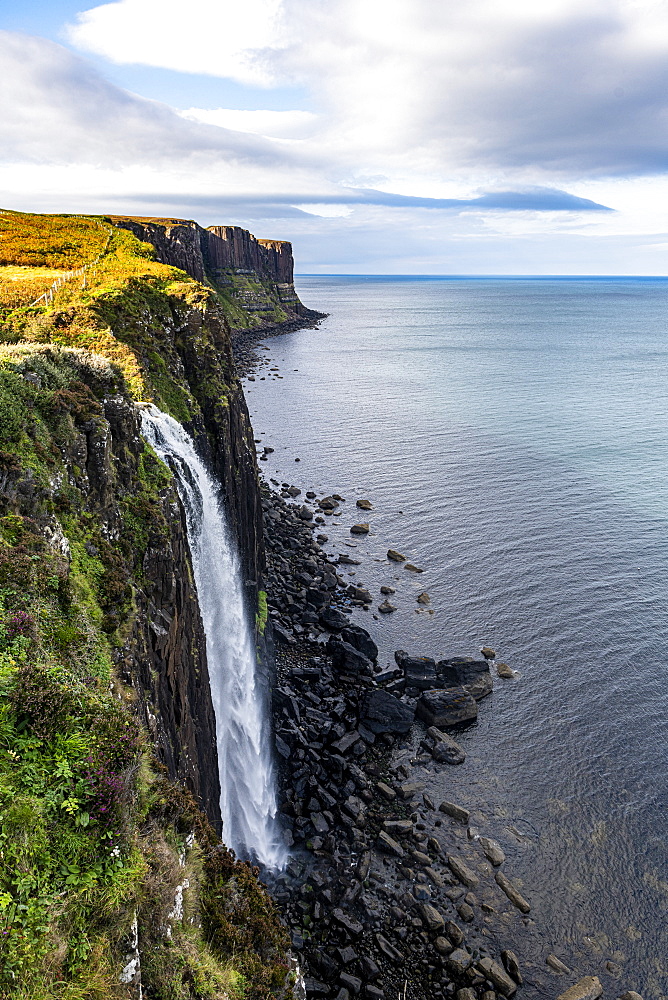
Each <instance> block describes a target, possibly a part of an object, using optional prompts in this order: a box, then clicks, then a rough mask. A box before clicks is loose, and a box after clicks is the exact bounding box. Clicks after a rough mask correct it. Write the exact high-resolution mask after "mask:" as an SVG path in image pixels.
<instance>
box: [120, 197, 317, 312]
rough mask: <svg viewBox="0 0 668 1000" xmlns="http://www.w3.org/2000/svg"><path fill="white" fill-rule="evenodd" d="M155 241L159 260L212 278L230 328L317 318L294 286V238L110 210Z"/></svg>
mask: <svg viewBox="0 0 668 1000" xmlns="http://www.w3.org/2000/svg"><path fill="white" fill-rule="evenodd" d="M111 221H112V222H113V223H114V224H115V225H117V226H120V227H122V228H124V229H129V230H130V231H131V232H132V233H134V235H135V236H137V237H138V238H139V239H140V240H142V241H143V242H145V243H150V244H152V245H153V246H154V247H155V251H156V256H157V259H158V260H159V261H161V262H162V263H163V264H168V265H170V266H172V267H178V268H180V269H181V270H183V271H185V272H186V273H187V274H189V275H190V276H191V277H193V278H195V279H197V281H203V282H208V283H210V284H211V285H212V286H213V287H214V288H215V289H216V290H217V292H218V293H219V294H220V295H221V296H222V297H223V304H224V305H227V307H228V308H227V309H226V312H227V315H228V317H229V320H230V326H231V327H232V329H233V330H234V331H241V330H246V329H261V330H264V329H271V328H275V327H287V326H288V325H294V324H295V323H298V322H299V323H303V322H305V321H306V322H312V321H313V320H316V319H319V318H321V316H322V314H321V313H317V312H315V311H313V310H311V309H307V308H306V306H304V304H303V303H302V302H301V301H300V299H299V296H298V295H297V293H296V291H295V286H294V261H293V257H292V244H291V243H288V242H286V241H284V240H262V239H256V237H255V236H253V234H252V233H249V232H248V231H247V230H246V229H241V228H239V227H238V226H210V227H209V228H208V229H204V228H202V227H201V226H199V225H198V224H197V223H196V222H193V221H192V220H185V219H138V218H126V217H120V216H112V217H111Z"/></svg>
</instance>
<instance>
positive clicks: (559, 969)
mask: <svg viewBox="0 0 668 1000" xmlns="http://www.w3.org/2000/svg"><path fill="white" fill-rule="evenodd" d="M545 964H546V965H549V966H550V968H551V969H552V970H553V972H556V973H558V974H559V975H560V976H567V975H568V974H569V973H570V971H571V970H570V969H569V968H568V966H567V965H565V964H564V963H563V962H562V961H561V959H560V958H557V956H556V955H548V956H547V958H546V959H545Z"/></svg>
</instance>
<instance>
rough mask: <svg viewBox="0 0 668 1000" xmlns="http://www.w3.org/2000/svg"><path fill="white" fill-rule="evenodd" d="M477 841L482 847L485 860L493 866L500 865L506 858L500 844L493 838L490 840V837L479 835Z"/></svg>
mask: <svg viewBox="0 0 668 1000" xmlns="http://www.w3.org/2000/svg"><path fill="white" fill-rule="evenodd" d="M478 843H479V844H480V846H481V847H482V849H483V853H484V855H485V857H486V858H487V860H488V861H489V862H491V864H493V865H494V866H495V867H496V866H498V865H502V864H503V862H504V861H505V860H506V855H505V854H504V853H503V849H502V848H501V845H500V844H497V842H496V841H495V840H491V839H490V837H479V838H478Z"/></svg>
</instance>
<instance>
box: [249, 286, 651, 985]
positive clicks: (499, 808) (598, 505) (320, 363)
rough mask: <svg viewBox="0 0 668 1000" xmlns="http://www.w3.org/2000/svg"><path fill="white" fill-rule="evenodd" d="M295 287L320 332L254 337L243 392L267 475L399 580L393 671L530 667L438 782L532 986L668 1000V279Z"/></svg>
mask: <svg viewBox="0 0 668 1000" xmlns="http://www.w3.org/2000/svg"><path fill="white" fill-rule="evenodd" d="M297 284H298V290H299V293H300V295H301V297H302V299H303V300H304V301H305V302H306V303H307V304H308V305H310V306H312V307H313V308H317V309H321V310H324V311H328V312H329V313H330V316H329V318H328V319H327V320H326V321H324V322H323V323H322V325H321V327H320V329H319V330H317V331H313V330H302V331H299V332H297V333H293V334H288V335H285V336H283V337H281V338H277V339H272V340H269V341H267V342H266V343H267V345H268V346H269V348H270V350H269V352H267V354H268V356H269V357H271V358H272V362H273V364H274V365H276V366H278V367H279V369H280V372H279V374H280V375H282V376H283V378H282V379H280V380H279V379H277V378H268V379H267V380H266V381H264V382H259V381H256V382H255V383H253V384H248V385H247V389H248V399H249V405H250V409H251V413H252V414H253V424H254V427H255V430H256V436H257V437H261V438H262V441H263V444H268V445H270V446H272V447H274V448H275V449H276V450H275V452H274V453H273V455H271V456H270V458H271V461H270V462H267V463H262V466H263V469H264V470H265V471H266V472H267V473H268V474H271V475H275V476H276V478H279V479H280V480H282V481H289V482H291V483H295V484H297V485H298V486H300V487H302V488H304V489H308V488H314V489H316V490H317V491H326V492H337V491H338V492H339V493H341V494H342V495H343V496H345V497H346V498H348V502H347V504H345V505H343V506H344V508H346V509H345V512H344V514H343V516H342V517H340V518H339V519H334V518H332V519H331V520H330V521H329V522H328V527H327V529H325V530H326V531H327V534H328V535H329V538H330V543H329V546H328V547H329V549H330V551H332V552H337V551H338V552H345V551H347V552H349V553H350V554H355V553H356V552H357V553H359V555H358V558H360V559H361V560H362V564H361V565H360V566H359V567H351V568H350V569H351V571H353V572H355V574H356V575H355V576H353V577H351V581H352V580H355V581H358V582H360V583H363V584H367V585H369V586H370V587H372V589H375V592H376V593H378V587H379V586H380V584H381V583H383V582H385V583H390V584H392V585H393V586H396V588H397V594H396V596H395V597H394V598H392V601H393V602H394V603H395V604H397V605H398V610H397V612H396V613H395V614H393V615H391V616H386V617H383V616H379V617H378V620H377V621H375V622H372V621H369V620H368V619H369V617H370V615H371V612H369V613H367V614H366V615H365V613H364V612H359V613H358V617H359V618H360V619H363V620H364V621H365V623H366V624H367V625H368V626H369V627H371V630H372V631H373V633H374V634H375V635H376V636H380V639H381V645H382V650H383V656H384V659H388V660H389V659H391V654H392V652H393V650H394V649H397V648H399V647H402V648H405V649H408V650H409V651H410V652H412V653H414V654H416V655H426V656H436V657H437V658H438V657H442V656H445V655H448V654H469V655H472V654H475V653H476V652H477V650H478V649H479V647H480V646H481V645H483V644H484V643H488V644H490V645H492V646H494V647H495V648H496V650H497V654H498V656H499V658H500V659H502V660H504V661H506V662H508V663H509V664H510V665H511V666H512V667H513V668H515V669H516V670H518V671H519V673H520V676H519V677H518V678H517V679H515V680H512V681H501V680H497V681H496V683H495V692H494V694H493V696H492V697H491V698H489V699H487V700H486V701H485V702H483V703H481V705H480V715H479V720H478V723H477V725H476V726H474V727H473V728H472V729H470V730H469V731H468V732H467V733H466V734H464V735H463V737H462V740H461V742H462V743H463V744H464V745H465V747H466V750H467V752H468V754H469V757H468V759H467V761H466V763H465V764H464V765H463V766H462V767H461V768H450V769H446V770H444V771H443V772H442V774H441V776H440V778H439V782H440V787H439V788H437V789H436V791H437V792H440V793H441V794H443V795H445V794H447V796H448V797H449V798H452V799H454V800H455V801H461V802H462V804H464V805H467V806H469V807H470V808H473V809H474V810H477V814H476V819H477V820H478V821H479V822H478V825H479V826H480V827H481V828H482V827H483V826H484V828H485V831H486V832H490V833H491V835H492V836H496V838H497V839H498V840H499V841H500V842H501V843H502V845H503V847H504V849H505V851H506V854H507V856H508V862H507V868H508V871H509V873H511V874H512V875H513V876H514V877H517V878H518V879H521V880H522V882H523V886H524V891H525V894H526V895H528V896H529V898H530V899H531V901H532V904H533V909H532V914H531V917H532V918H533V921H535V922H531V923H529V925H528V926H527V927H526V928H521V934H520V930H519V929H518V927H517V926H515V927H514V929H510V928H509V930H508V938H507V941H506V943H510V944H516V947H517V950H518V951H519V952H520V954H521V957H522V959H523V960H524V962H525V965H527V966H528V968H529V972H530V978H532V979H533V985H532V986H531V987H530V989H529V991H528V993H525V995H527V996H531V995H535V996H545V997H549V996H555V995H556V994H557V993H559V992H561V990H563V989H564V988H565V986H566V985H567V982H565V981H564V980H563V979H558V978H556V977H554V976H553V975H552V974H551V973H549V972H546V971H545V965H544V962H545V957H546V955H547V954H548V953H549V952H550V951H554V952H555V953H556V954H557V955H558V956H559V957H560V958H561V959H562V960H563V961H564V962H566V963H567V964H568V965H569V966H570V967H571V968H572V969H574V970H575V971H576V972H578V973H579V974H582V975H584V974H598V975H601V978H602V979H603V981H604V983H605V986H606V992H605V995H606V996H609V997H615V996H618V995H619V993H622V992H623V991H624V990H625V989H636V990H638V991H639V992H641V993H643V994H644V997H645V1000H649V998H650V997H651V998H659V997H667V996H668V916H667V911H668V865H667V858H668V850H667V848H668V668H667V667H666V653H667V651H668V574H667V572H666V570H667V566H668V391H667V385H668V383H667V379H668V281H662V280H660V279H651V280H649V279H647V280H639V279H628V280H595V281H593V280H589V281H587V280H571V281H564V280H545V279H541V280H519V279H517V280H494V279H485V280H480V279H478V280H466V279H461V280H460V279H457V280H438V279H432V280H429V279H383V278H364V277H303V278H300V279H298V282H297ZM295 457H299V458H300V462H299V463H295V461H294V459H295ZM359 497H368V498H369V499H370V500H371V501H372V503H373V504H374V510H373V512H371V513H370V514H369V515H366V514H365V515H362V512H360V511H356V510H355V507H354V501H355V499H357V498H359ZM367 518H368V519H369V520H370V522H371V526H372V534H371V535H370V536H369V537H368V538H367V539H366V540H362V541H358V547H357V549H356V550H354V549H351V548H346V547H344V545H345V542H351V541H355V539H354V538H351V536H350V534H349V527H350V525H351V524H352V523H355V521H358V520H366V519H367ZM388 546H391V547H393V548H397V549H399V550H401V551H402V552H404V553H405V554H406V555H407V556H409V558H410V559H411V560H412V561H413V562H414V563H416V564H417V565H419V566H421V567H423V568H424V573H423V574H422V575H421V576H419V577H415V576H414V575H412V574H410V573H408V572H407V571H405V570H403V569H402V568H401V567H397V566H396V565H395V564H390V563H388V562H387V560H386V559H385V552H386V550H387V548H388ZM423 590H426V591H428V593H429V594H430V597H431V608H432V609H433V612H434V613H433V614H429V613H428V612H426V611H425V612H420V613H418V612H417V609H419V608H420V607H421V606H420V605H419V604H417V603H416V600H415V598H416V596H417V594H418V593H419V592H420V591H423ZM378 596H379V599H380V595H378ZM509 827H513V828H514V829H515V830H516V831H519V833H520V834H521V835H522V838H521V840H520V839H518V838H517V836H515V835H513V834H512V833H511V832H510V831H509V829H508V828H509ZM606 961H611V962H614V963H616V965H618V966H619V967H620V968H621V969H622V973H621V976H620V978H618V979H615V978H614V977H612V976H611V975H610V974H609V973H608V972H607V971H606V968H605V963H606Z"/></svg>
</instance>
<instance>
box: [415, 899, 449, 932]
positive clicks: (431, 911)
mask: <svg viewBox="0 0 668 1000" xmlns="http://www.w3.org/2000/svg"><path fill="white" fill-rule="evenodd" d="M418 912H419V914H420V916H421V917H422V922H423V923H424V925H425V926H426V928H427V930H428V931H430V932H431V933H432V934H440V932H441V931H442V930H443V928H444V927H445V918H444V917H442V916H441V914H440V913H439V912H438V910H437V909H436V907H434V906H432V905H431V903H420V905H419V906H418Z"/></svg>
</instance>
